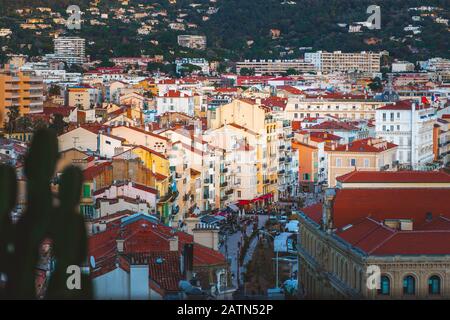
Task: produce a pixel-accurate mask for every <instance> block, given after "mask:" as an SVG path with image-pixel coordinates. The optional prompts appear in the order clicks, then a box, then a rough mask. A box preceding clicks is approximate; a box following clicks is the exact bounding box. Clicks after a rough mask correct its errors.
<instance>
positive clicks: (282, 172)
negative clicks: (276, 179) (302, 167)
mask: <svg viewBox="0 0 450 320" xmlns="http://www.w3.org/2000/svg"><path fill="white" fill-rule="evenodd" d="M285 172H286V171H285V170H284V169H283V170H279V171H278V174H284V173H285Z"/></svg>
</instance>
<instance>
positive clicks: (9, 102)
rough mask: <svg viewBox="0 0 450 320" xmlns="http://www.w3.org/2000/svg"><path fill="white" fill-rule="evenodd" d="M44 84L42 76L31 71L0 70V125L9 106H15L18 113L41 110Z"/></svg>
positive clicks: (0, 125)
mask: <svg viewBox="0 0 450 320" xmlns="http://www.w3.org/2000/svg"><path fill="white" fill-rule="evenodd" d="M43 92H44V85H43V82H42V78H39V77H35V76H33V75H32V74H31V73H27V72H22V71H13V70H3V71H1V72H0V127H3V123H4V121H5V120H6V117H7V112H8V109H9V108H10V107H15V106H17V107H18V108H19V112H20V115H24V114H27V113H30V112H32V113H33V112H40V111H42V110H43V101H44V93H43Z"/></svg>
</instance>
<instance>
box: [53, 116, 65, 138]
mask: <svg viewBox="0 0 450 320" xmlns="http://www.w3.org/2000/svg"><path fill="white" fill-rule="evenodd" d="M66 126H67V124H66V122H65V121H64V119H63V116H62V115H61V114H59V113H57V114H55V116H54V117H53V122H52V124H51V125H50V126H49V128H51V129H54V130H55V131H56V133H57V134H58V135H60V134H62V133H64V129H65V128H66Z"/></svg>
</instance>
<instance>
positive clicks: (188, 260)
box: [183, 243, 194, 281]
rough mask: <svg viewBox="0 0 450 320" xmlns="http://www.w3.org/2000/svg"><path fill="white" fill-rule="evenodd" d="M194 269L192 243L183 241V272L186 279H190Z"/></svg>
mask: <svg viewBox="0 0 450 320" xmlns="http://www.w3.org/2000/svg"><path fill="white" fill-rule="evenodd" d="M193 271H194V244H193V243H185V244H184V247H183V274H184V277H185V279H186V280H187V281H191V279H192V272H193Z"/></svg>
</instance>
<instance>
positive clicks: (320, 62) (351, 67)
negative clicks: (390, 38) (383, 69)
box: [305, 51, 381, 73]
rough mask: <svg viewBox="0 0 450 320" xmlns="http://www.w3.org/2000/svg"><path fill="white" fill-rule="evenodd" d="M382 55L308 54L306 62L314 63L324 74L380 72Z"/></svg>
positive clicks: (318, 52)
mask: <svg viewBox="0 0 450 320" xmlns="http://www.w3.org/2000/svg"><path fill="white" fill-rule="evenodd" d="M380 58H381V54H380V53H374V52H366V51H361V52H349V53H345V52H341V51H334V52H326V51H317V52H307V53H305V62H308V63H312V64H313V65H314V66H315V67H316V69H317V70H319V71H321V72H323V73H330V72H367V73H375V72H380Z"/></svg>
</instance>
